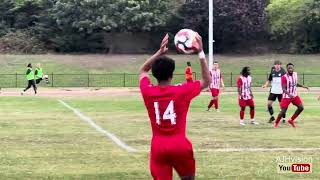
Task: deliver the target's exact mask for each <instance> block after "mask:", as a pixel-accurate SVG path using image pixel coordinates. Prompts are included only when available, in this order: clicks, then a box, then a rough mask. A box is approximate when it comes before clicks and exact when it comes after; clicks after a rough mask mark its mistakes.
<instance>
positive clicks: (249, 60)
mask: <svg viewBox="0 0 320 180" xmlns="http://www.w3.org/2000/svg"><path fill="white" fill-rule="evenodd" d="M148 57H149V55H0V71H1V73H0V87H11V88H14V87H19V88H22V87H24V86H25V84H26V80H25V75H24V73H25V66H26V64H27V63H29V62H31V63H33V64H36V63H38V62H40V63H42V66H43V68H44V71H45V73H46V74H48V75H49V78H50V82H53V84H48V85H47V84H44V83H43V84H42V86H46V87H51V86H54V87H87V86H90V87H123V86H126V87H136V86H137V85H138V81H137V79H138V77H137V72H138V69H139V67H140V65H141V64H143V62H144V61H145V60H146V59H147V58H148ZM170 57H172V58H174V59H175V60H176V71H175V74H180V75H176V76H175V79H174V82H175V83H179V82H181V81H183V80H184V79H185V77H184V70H185V65H186V62H187V61H191V62H192V67H193V71H194V72H195V73H197V77H199V76H200V69H199V68H200V67H199V62H198V60H197V56H183V55H170ZM215 58H216V59H217V60H218V61H219V62H220V68H221V70H222V72H223V76H224V81H225V84H226V86H234V85H235V80H236V78H237V76H238V74H239V72H240V70H241V68H242V67H243V66H250V67H251V69H252V73H253V85H254V86H259V87H260V86H262V85H263V84H264V82H265V80H266V78H267V74H268V73H269V71H270V67H271V66H272V64H273V61H274V59H279V60H281V61H282V62H283V64H286V63H288V62H293V63H294V64H295V65H296V71H298V73H299V75H300V77H299V78H300V82H301V83H303V82H304V84H305V85H307V86H313V87H319V86H320V81H319V80H318V79H319V78H320V70H319V69H320V61H319V58H320V56H319V55H281V54H269V55H254V56H244V55H243V56H239V55H235V56H232V55H217V56H215ZM15 73H18V75H16V74H15ZM88 73H90V74H91V75H90V77H89V76H88ZM110 73H111V74H110ZM124 73H126V74H124ZM231 73H232V75H231ZM303 73H305V74H306V75H304V77H302V74H303ZM4 74H7V75H4ZM8 74H11V75H8ZM19 74H21V75H19ZM65 74H69V75H65ZM94 74H98V75H94Z"/></svg>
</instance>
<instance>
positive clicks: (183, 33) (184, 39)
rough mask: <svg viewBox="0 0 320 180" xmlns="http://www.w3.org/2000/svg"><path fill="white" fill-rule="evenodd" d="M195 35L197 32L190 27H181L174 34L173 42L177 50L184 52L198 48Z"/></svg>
mask: <svg viewBox="0 0 320 180" xmlns="http://www.w3.org/2000/svg"><path fill="white" fill-rule="evenodd" d="M196 36H197V33H196V32H195V31H193V30H191V29H181V30H180V31H179V32H178V33H177V34H176V35H175V36H174V44H175V46H176V48H177V51H178V52H180V53H185V54H192V53H195V52H196V50H197V48H198V43H197V42H196Z"/></svg>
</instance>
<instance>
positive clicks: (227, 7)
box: [177, 0, 267, 52]
mask: <svg viewBox="0 0 320 180" xmlns="http://www.w3.org/2000/svg"><path fill="white" fill-rule="evenodd" d="M266 4H267V2H266V0H258V1H250V2H248V1H225V0H214V1H213V5H214V7H213V9H214V10H213V15H214V39H215V41H216V43H215V45H216V48H217V50H218V51H220V52H221V51H230V50H233V49H234V47H236V46H239V45H241V46H242V47H243V43H246V44H247V45H248V41H257V40H265V34H266V26H265V24H266V14H265V7H266ZM208 14H209V10H208V0H193V1H190V2H188V3H186V4H185V5H183V6H182V7H181V9H180V10H179V12H178V16H177V18H178V19H179V20H178V22H182V23H181V25H180V28H182V27H183V28H191V29H194V30H196V31H198V32H201V33H202V35H203V37H204V38H205V40H206V37H207V34H208V22H209V17H208ZM246 48H247V47H246Z"/></svg>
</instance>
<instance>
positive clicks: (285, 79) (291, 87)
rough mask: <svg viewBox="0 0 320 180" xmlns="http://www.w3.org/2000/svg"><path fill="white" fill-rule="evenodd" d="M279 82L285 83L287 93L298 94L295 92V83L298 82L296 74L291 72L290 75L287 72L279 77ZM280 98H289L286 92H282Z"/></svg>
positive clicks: (294, 95)
mask: <svg viewBox="0 0 320 180" xmlns="http://www.w3.org/2000/svg"><path fill="white" fill-rule="evenodd" d="M281 84H283V85H287V89H286V90H287V91H288V93H289V94H291V95H293V97H296V96H298V93H297V84H298V74H297V73H296V72H293V74H292V76H290V75H289V74H288V73H287V74H285V75H283V76H282V77H281ZM282 98H290V97H289V96H288V95H287V94H286V93H284V92H283V93H282Z"/></svg>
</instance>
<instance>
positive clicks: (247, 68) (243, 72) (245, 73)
mask: <svg viewBox="0 0 320 180" xmlns="http://www.w3.org/2000/svg"><path fill="white" fill-rule="evenodd" d="M249 69H250V67H248V66H245V67H243V68H242V71H241V75H243V76H247V75H249V73H248V72H249Z"/></svg>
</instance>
